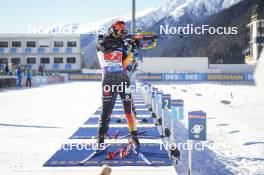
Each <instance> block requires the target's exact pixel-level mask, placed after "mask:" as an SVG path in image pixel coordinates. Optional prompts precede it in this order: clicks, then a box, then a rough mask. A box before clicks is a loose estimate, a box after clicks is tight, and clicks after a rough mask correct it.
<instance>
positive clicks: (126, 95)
mask: <svg viewBox="0 0 264 175" xmlns="http://www.w3.org/2000/svg"><path fill="white" fill-rule="evenodd" d="M120 79H121V81H120V84H122V85H123V90H124V91H122V92H119V94H120V97H121V99H122V102H123V106H124V111H125V116H126V118H127V121H128V128H129V131H130V133H131V136H132V140H133V142H134V144H135V146H139V140H138V137H137V125H136V119H135V115H134V112H133V110H132V96H131V92H130V91H128V89H127V88H126V87H129V86H130V80H129V78H128V76H127V75H126V74H123V75H122V76H121V77H120ZM126 89H127V90H126Z"/></svg>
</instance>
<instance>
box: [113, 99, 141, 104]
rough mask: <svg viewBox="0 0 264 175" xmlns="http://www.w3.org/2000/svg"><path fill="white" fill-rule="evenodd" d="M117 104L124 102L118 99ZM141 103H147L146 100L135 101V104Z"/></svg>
mask: <svg viewBox="0 0 264 175" xmlns="http://www.w3.org/2000/svg"><path fill="white" fill-rule="evenodd" d="M115 104H123V102H122V101H121V100H117V101H116V102H115ZM137 104H140V105H145V102H144V101H135V105H137Z"/></svg>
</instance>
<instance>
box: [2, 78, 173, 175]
mask: <svg viewBox="0 0 264 175" xmlns="http://www.w3.org/2000/svg"><path fill="white" fill-rule="evenodd" d="M100 89H101V83H100V82H74V83H67V84H57V85H49V86H43V87H36V88H32V89H22V90H9V91H8V90H6V91H3V92H0V99H1V100H0V138H1V145H0V157H1V159H0V169H1V173H2V174H5V175H25V174H27V175H40V174H41V175H53V174H54V175H62V174H63V175H65V174H68V175H71V174H76V173H79V174H87V175H94V174H98V172H99V170H100V167H62V168H54V167H52V168H47V167H42V165H43V164H44V163H45V162H46V161H47V160H48V159H49V158H50V157H51V156H52V155H53V154H54V153H55V152H56V151H57V149H58V148H59V147H60V146H61V145H62V144H63V143H70V142H75V143H78V142H82V143H84V142H86V143H88V140H80V139H79V140H74V139H73V140H69V139H68V138H69V136H71V135H72V133H74V132H75V131H76V130H77V129H78V128H79V127H81V126H82V125H83V123H84V122H85V121H86V120H87V119H88V117H89V116H90V115H91V114H92V113H94V112H95V111H96V109H98V107H99V106H100V105H101V90H100ZM153 141H154V140H153ZM89 142H90V141H89ZM94 142H95V140H94ZM126 142H127V140H126ZM141 142H142V143H146V142H147V141H145V140H141ZM148 142H149V141H148ZM153 143H154V142H153ZM158 143H160V141H158ZM113 171H114V172H115V173H119V174H126V175H135V174H136V173H139V172H140V174H142V175H155V174H175V169H174V167H173V166H169V167H137V168H135V167H114V168H113Z"/></svg>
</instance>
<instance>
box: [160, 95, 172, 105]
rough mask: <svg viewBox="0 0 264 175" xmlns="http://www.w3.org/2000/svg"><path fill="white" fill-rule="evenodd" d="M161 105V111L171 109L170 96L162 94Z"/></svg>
mask: <svg viewBox="0 0 264 175" xmlns="http://www.w3.org/2000/svg"><path fill="white" fill-rule="evenodd" d="M161 104H162V109H171V95H170V94H163V95H162V100H161Z"/></svg>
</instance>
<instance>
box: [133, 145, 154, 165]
mask: <svg viewBox="0 0 264 175" xmlns="http://www.w3.org/2000/svg"><path fill="white" fill-rule="evenodd" d="M132 150H133V152H134V153H135V154H137V155H138V157H139V158H140V159H142V160H143V161H144V162H145V163H146V164H148V165H152V163H151V162H150V161H149V160H148V158H147V157H146V156H145V155H144V154H143V153H141V152H137V151H136V150H135V149H134V148H132Z"/></svg>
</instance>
